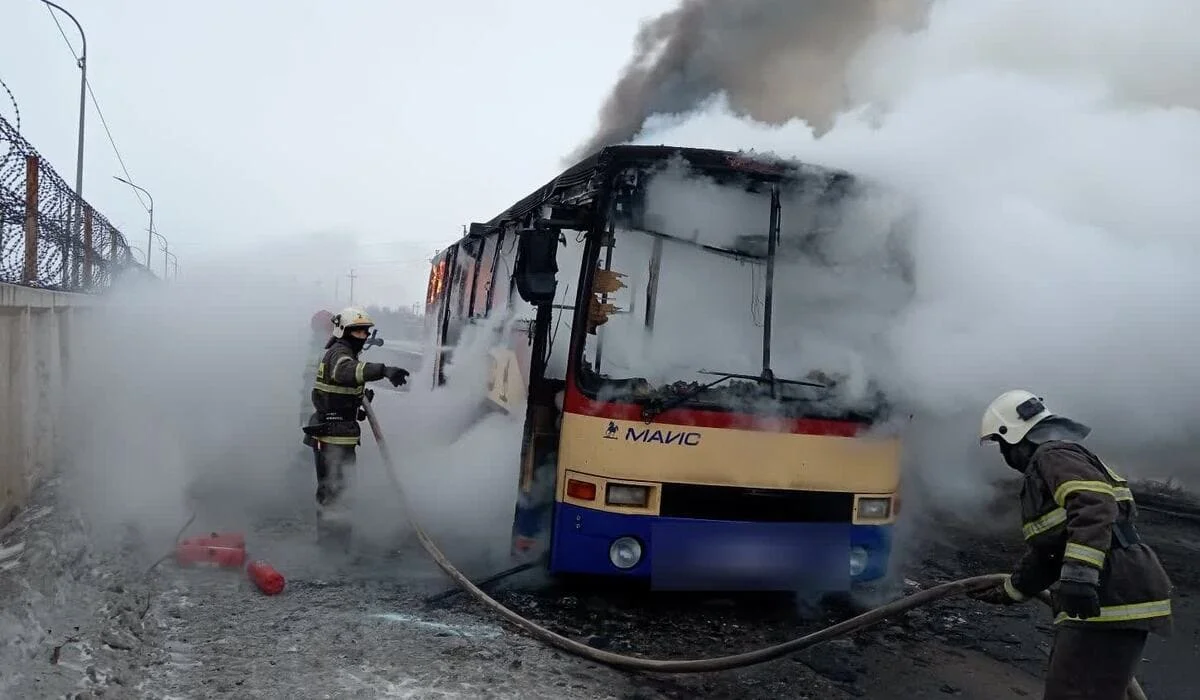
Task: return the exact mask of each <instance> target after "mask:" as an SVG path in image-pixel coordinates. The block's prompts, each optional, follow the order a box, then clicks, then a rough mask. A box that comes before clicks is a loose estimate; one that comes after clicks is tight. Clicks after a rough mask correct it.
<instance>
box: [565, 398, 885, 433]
mask: <svg viewBox="0 0 1200 700" xmlns="http://www.w3.org/2000/svg"><path fill="white" fill-rule="evenodd" d="M563 410H565V411H566V412H567V413H574V414H577V415H581V416H592V417H595V418H608V419H610V420H622V421H638V422H640V421H641V420H642V407H641V406H639V405H637V404H632V403H617V402H609V401H593V400H591V399H589V398H587V397H586V396H584V395H583V394H581V393H580V392H579V390H578V389H576V388H575V387H570V388H569V389H568V390H567V396H566V401H565V402H564V405H563ZM654 422H655V423H659V424H662V425H681V426H690V427H695V428H733V429H742V430H758V431H760V432H770V433H792V434H795V435H830V436H836V437H854V436H855V435H858V434H859V432H861V431H863V430H865V429H866V426H865V425H863V424H862V423H856V422H854V421H845V420H830V419H825V418H763V417H760V416H755V415H753V414H750V413H737V412H734V411H698V410H694V409H686V408H672V409H670V410H668V411H664V412H663V413H661V414H659V415H657V416H655V417H654Z"/></svg>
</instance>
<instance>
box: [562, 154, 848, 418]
mask: <svg viewBox="0 0 1200 700" xmlns="http://www.w3.org/2000/svg"><path fill="white" fill-rule="evenodd" d="M626 179H627V181H628V186H627V187H625V188H624V190H622V191H620V192H619V193H618V194H617V195H616V196H615V204H614V207H613V212H612V215H611V230H612V235H611V238H610V239H609V241H608V242H609V243H611V245H605V246H602V247H601V249H600V251H599V255H598V259H597V261H596V272H595V274H596V275H597V280H598V282H599V284H597V285H595V286H594V289H597V290H599V291H598V292H597V293H596V294H595V295H594V299H593V300H592V302H591V303H592V304H593V305H594V306H595V307H596V308H597V309H598V310H599V311H601V312H607V317H606V319H605V320H603V322H602V323H600V324H599V325H597V326H596V327H595V328H594V330H589V333H588V334H586V335H585V343H584V347H583V356H582V362H581V363H580V367H581V373H580V375H581V382H582V385H583V386H584V388H585V389H589V388H590V389H591V391H589V392H588V393H592V394H593V395H594V396H595V397H596V398H598V399H600V400H613V401H646V400H658V401H660V402H661V401H663V400H668V401H672V403H684V404H687V405H690V406H693V407H707V406H711V407H714V408H726V409H739V408H740V409H743V410H753V411H761V410H770V411H772V412H778V411H780V410H782V411H783V412H784V413H788V414H800V415H838V416H841V415H843V414H845V413H846V410H847V409H846V406H845V405H844V402H838V403H839V404H841V405H840V406H839V407H837V408H834V407H832V406H827V407H826V409H822V406H823V405H826V404H828V403H829V402H827V401H825V399H828V398H830V397H831V396H832V392H835V391H838V390H840V389H841V388H842V384H844V383H845V381H846V379H847V377H848V375H849V374H850V373H851V372H852V369H853V367H854V365H855V360H854V358H853V357H851V356H849V352H848V351H847V350H846V349H845V348H839V347H836V344H833V346H831V345H829V344H828V343H823V342H822V341H821V338H820V337H817V336H815V335H814V334H811V333H810V334H809V336H808V337H806V334H805V333H804V330H805V326H806V323H805V317H806V316H809V315H810V314H808V313H806V311H805V309H804V308H803V307H804V306H805V304H808V305H812V304H813V301H812V300H811V299H809V300H807V301H804V300H803V299H802V298H801V297H802V296H803V291H804V290H801V289H796V288H795V284H794V282H795V280H794V279H792V278H793V277H794V276H795V275H797V274H803V272H804V271H803V270H802V268H804V267H813V266H814V265H815V263H816V260H815V258H814V256H816V257H819V254H818V252H817V251H816V246H817V244H818V243H819V241H820V239H821V237H822V236H823V235H824V234H827V233H830V232H832V231H833V230H834V229H836V228H838V227H839V225H840V223H841V219H842V217H841V215H840V213H839V206H838V202H840V201H841V199H842V195H841V194H838V193H836V192H832V191H831V190H830V188H829V184H828V182H826V181H822V182H820V183H816V184H814V183H813V182H804V183H792V184H790V185H789V184H786V183H785V184H781V185H779V190H778V191H779V195H778V196H779V200H778V201H779V207H778V211H777V213H776V217H773V216H772V185H771V183H770V182H767V181H765V180H763V179H761V178H759V179H757V180H756V179H755V178H754V177H753V176H738V177H733V176H729V175H726V174H719V175H706V174H703V173H695V172H691V171H688V170H687V169H686V168H684V167H682V166H681V165H679V164H678V163H676V164H672V165H671V166H670V167H667V168H661V169H658V170H656V171H653V172H646V171H632V170H631V171H630V172H629V173H627V178H626ZM773 222H777V224H776V228H775V229H774V230H775V232H776V234H775V237H776V241H775V245H774V247H772V246H771V245H770V243H771V241H770V237H771V235H772V227H773ZM772 252H773V253H774V263H773V264H772V265H769V264H768V262H769V257H770V256H769V253H772ZM609 271H611V273H614V274H612V275H607V274H606V272H609ZM769 272H771V273H773V283H771V282H769V281H768V277H769V276H770V275H769V274H768V273H769ZM606 279H607V280H609V281H608V282H605V280H606ZM613 279H615V280H616V281H615V282H613V281H611V280H613ZM613 288H616V289H615V291H612V292H608V293H605V291H604V290H606V289H613ZM769 296H773V300H772V302H773V303H768V297H769ZM584 301H585V303H586V300H584ZM771 307H773V311H772V312H771V314H770V317H769V318H768V311H769V309H770V308H771ZM814 321H815V319H814ZM815 325H816V324H815V323H814V327H815ZM810 330H812V329H811V328H810ZM764 347H765V348H766V349H767V350H769V352H764ZM725 375H739V376H737V377H728V376H725ZM722 376H725V379H724V380H722V381H720V382H717V383H716V384H715V385H714V386H713V387H711V388H704V385H707V384H710V383H713V382H715V381H716V380H718V379H721V378H722ZM771 377H775V378H777V379H779V380H792V381H783V382H778V381H770V378H771ZM756 378H757V379H756ZM814 385H815V386H814ZM859 393H862V392H861V391H860V392H859ZM681 398H682V399H683V400H682V401H680V400H679V399H681Z"/></svg>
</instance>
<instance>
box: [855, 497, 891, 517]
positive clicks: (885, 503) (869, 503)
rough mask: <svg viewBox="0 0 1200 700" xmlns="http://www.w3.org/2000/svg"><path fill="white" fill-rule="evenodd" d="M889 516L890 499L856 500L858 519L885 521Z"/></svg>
mask: <svg viewBox="0 0 1200 700" xmlns="http://www.w3.org/2000/svg"><path fill="white" fill-rule="evenodd" d="M891 514H892V499H890V498H860V499H858V517H859V519H861V520H887V518H888V516H889V515H891Z"/></svg>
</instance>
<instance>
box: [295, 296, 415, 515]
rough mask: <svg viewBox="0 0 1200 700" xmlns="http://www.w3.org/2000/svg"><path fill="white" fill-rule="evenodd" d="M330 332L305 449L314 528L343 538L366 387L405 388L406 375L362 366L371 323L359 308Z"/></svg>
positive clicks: (346, 314) (368, 364)
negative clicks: (379, 383)
mask: <svg viewBox="0 0 1200 700" xmlns="http://www.w3.org/2000/svg"><path fill="white" fill-rule="evenodd" d="M332 322H333V332H332V335H331V336H330V338H329V340H328V341H327V342H326V343H325V354H324V355H322V357H321V360H320V362H319V363H318V364H317V371H316V378H315V381H314V383H313V389H312V404H313V408H314V411H313V414H312V415H311V416H310V417H309V419H308V425H307V426H305V427H304V429H303V430H304V433H305V436H304V444H306V445H308V446H309V447H311V448H312V450H313V458H314V462H315V464H316V469H317V523H318V529H319V530H318V531H319V532H320V533H321V534H325V533H326V532H328V531H329V530H330V529H331V528H332V529H335V530H337V531H338V532H340V533H342V534H345V532H347V531H348V525H347V524H346V522H345V518H344V517H343V514H342V509H341V508H340V505H341V504H340V498H341V496H342V493H343V491H344V490H345V485H346V470H347V469H349V468H350V467H352V466H353V465H354V462H355V459H356V454H355V449H356V448H357V447H358V444H359V438H360V436H361V435H362V429H361V427H360V426H359V424H358V422H359V421H361V420H363V419H364V418H366V414H365V412H364V411H363V408H362V402H363V397H364V396H366V397H367V400H370V396H371V394H370V393H369V392H370V390H369V389H367V388H366V383H367V382H372V381H376V380H379V379H387V380H388V381H390V382H391V383H392V386H397V387H398V386H401V385H403V384H404V383H405V381H406V379H407V377H408V372H407V371H406V370H403V369H401V368H399V367H389V366H387V365H384V364H382V363H378V362H360V361H359V359H358V355H359V353H360V352H362V349H363V346H364V345H365V344H366V342H367V339H368V337H369V335H370V330H371V327H372V326H374V325H375V323H374V321H372V320H371V318H370V317H369V316H368V315H367V314H366V312H364V311H363V310H361V309H356V308H353V307H351V308H346V309H343V310H342V312H341V313H338V314H335V315H334V316H333V318H332Z"/></svg>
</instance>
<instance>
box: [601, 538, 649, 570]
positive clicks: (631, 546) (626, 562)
mask: <svg viewBox="0 0 1200 700" xmlns="http://www.w3.org/2000/svg"><path fill="white" fill-rule="evenodd" d="M608 560H609V561H611V562H612V565H613V566H615V567H617V568H618V569H632V568H633V567H635V566H637V564H638V562H639V561H641V560H642V543H641V542H638V541H637V540H635V539H634V538H632V537H618V538H617V539H615V540H613V543H612V544H611V545H609V547H608Z"/></svg>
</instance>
